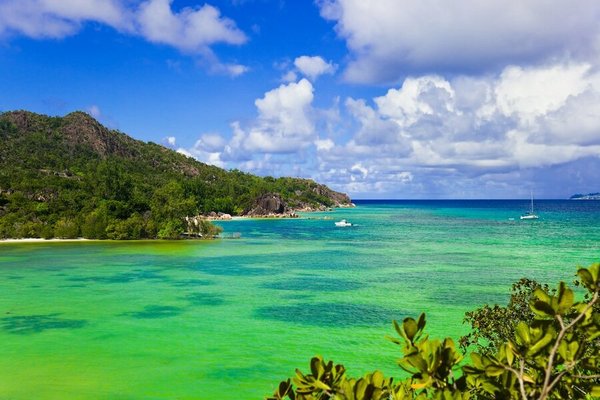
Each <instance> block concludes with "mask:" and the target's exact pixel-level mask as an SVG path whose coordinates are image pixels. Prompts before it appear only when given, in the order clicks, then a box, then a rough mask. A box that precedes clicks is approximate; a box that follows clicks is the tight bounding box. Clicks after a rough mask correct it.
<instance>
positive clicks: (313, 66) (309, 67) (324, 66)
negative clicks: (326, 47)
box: [294, 56, 337, 81]
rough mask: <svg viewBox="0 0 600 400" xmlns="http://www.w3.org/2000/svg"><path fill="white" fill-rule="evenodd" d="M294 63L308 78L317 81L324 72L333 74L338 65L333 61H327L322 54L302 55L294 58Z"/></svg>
mask: <svg viewBox="0 0 600 400" xmlns="http://www.w3.org/2000/svg"><path fill="white" fill-rule="evenodd" d="M294 65H295V66H296V68H297V69H298V71H299V72H300V73H301V74H302V75H304V76H306V77H307V78H309V79H311V80H312V81H315V80H316V79H317V78H318V77H319V76H321V75H323V74H329V75H332V74H333V73H334V72H335V70H336V68H337V67H336V66H335V65H333V64H332V63H331V62H326V61H325V60H323V58H322V57H320V56H313V57H311V56H300V57H297V58H296V59H295V60H294Z"/></svg>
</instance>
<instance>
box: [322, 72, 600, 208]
mask: <svg viewBox="0 0 600 400" xmlns="http://www.w3.org/2000/svg"><path fill="white" fill-rule="evenodd" d="M599 82H600V80H599V75H598V74H597V73H595V72H593V70H592V69H591V68H590V66H589V65H588V64H585V63H580V64H573V63H568V64H556V65H549V66H545V67H529V68H523V67H514V66H509V67H507V68H505V69H504V70H503V71H501V72H500V73H499V74H498V75H496V76H486V77H480V78H473V77H465V76H459V77H456V78H454V79H451V80H448V79H445V78H443V77H441V76H438V75H424V76H419V77H414V78H407V79H405V81H404V82H403V83H402V85H401V86H400V87H399V88H391V89H389V90H388V91H387V93H386V94H385V95H383V96H379V97H375V98H373V99H370V100H366V99H352V98H350V99H347V100H346V102H345V113H346V115H347V116H349V117H350V118H351V120H353V121H354V125H353V128H352V129H351V135H350V137H349V138H348V139H347V141H346V142H345V143H343V142H342V143H340V142H339V141H338V142H336V143H335V145H334V146H327V147H323V146H317V148H316V151H317V154H318V158H319V168H320V169H319V174H320V178H321V179H328V180H330V181H331V182H333V183H334V185H339V186H337V187H338V188H339V189H342V190H347V191H350V192H352V193H354V194H355V195H358V196H360V195H361V194H362V195H363V196H364V195H369V193H370V194H371V195H373V194H376V193H382V197H386V196H387V197H389V196H398V193H399V194H400V195H401V194H402V193H405V192H406V193H410V196H415V197H477V196H478V195H479V196H481V193H485V194H486V196H497V197H511V196H512V197H515V196H519V195H523V194H526V193H521V192H522V191H523V190H524V189H523V187H530V186H528V185H531V184H534V181H533V178H532V176H533V173H532V172H531V171H538V170H547V169H552V170H556V171H567V170H569V169H568V168H566V167H560V168H559V166H566V165H569V164H572V163H579V162H580V160H583V159H585V160H588V161H587V163H588V164H594V163H596V164H599V165H600V117H599V116H598V113H597V112H594V110H598V109H600V85H599ZM593 160H596V161H593ZM563 179H567V178H563ZM569 179H570V178H569ZM554 181H555V187H554V192H551V191H550V190H551V188H550V187H545V190H548V191H549V192H548V193H553V194H552V195H554V196H555V195H556V194H555V193H556V190H557V187H556V185H557V183H558V182H560V181H561V178H560V177H557V176H555V177H554ZM565 187H566V186H565ZM540 194H541V195H543V193H540ZM563 195H564V194H563Z"/></svg>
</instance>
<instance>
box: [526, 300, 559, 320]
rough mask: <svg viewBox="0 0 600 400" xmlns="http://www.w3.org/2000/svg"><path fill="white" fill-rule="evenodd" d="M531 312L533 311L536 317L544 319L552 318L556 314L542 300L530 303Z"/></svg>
mask: <svg viewBox="0 0 600 400" xmlns="http://www.w3.org/2000/svg"><path fill="white" fill-rule="evenodd" d="M531 311H533V312H534V313H535V314H536V315H538V316H540V317H545V318H552V317H554V315H555V314H556V311H555V310H554V308H552V306H551V305H550V304H548V303H546V302H545V301H542V300H537V301H533V302H532V303H531Z"/></svg>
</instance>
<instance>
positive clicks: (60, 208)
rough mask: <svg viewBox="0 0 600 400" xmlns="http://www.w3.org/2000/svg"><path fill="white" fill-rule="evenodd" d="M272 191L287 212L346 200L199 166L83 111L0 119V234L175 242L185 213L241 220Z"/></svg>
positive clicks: (321, 189)
mask: <svg viewBox="0 0 600 400" xmlns="http://www.w3.org/2000/svg"><path fill="white" fill-rule="evenodd" d="M271 193H276V194H277V195H278V197H279V198H280V199H281V200H282V201H283V202H285V204H286V207H287V208H288V209H290V210H293V209H303V208H309V209H310V208H313V209H320V208H324V207H331V206H338V205H343V204H347V203H349V202H350V199H349V198H348V197H347V196H346V195H344V194H341V193H337V192H334V191H332V190H330V189H329V188H327V187H326V186H324V185H319V184H317V183H315V182H314V181H312V180H308V179H299V178H272V177H265V178H262V177H258V176H255V175H251V174H247V173H244V172H241V171H238V170H232V171H226V170H223V169H221V168H217V167H215V166H211V165H207V164H203V163H201V162H198V161H196V160H194V159H192V158H189V157H186V156H184V155H182V154H179V153H177V152H175V151H173V150H170V149H167V148H165V147H163V146H160V145H158V144H155V143H144V142H141V141H138V140H135V139H133V138H131V137H129V136H127V135H125V134H124V133H121V132H119V131H115V130H110V129H107V128H106V127H104V126H102V125H101V124H100V123H99V122H98V121H96V120H95V119H93V118H92V117H90V116H89V115H88V114H85V113H83V112H74V113H71V114H68V115H66V116H65V117H48V116H45V115H39V114H34V113H31V112H27V111H14V112H7V113H3V114H0V238H20V237H45V238H51V237H65V238H70V237H79V236H83V237H86V238H97V239H138V238H175V237H178V236H179V234H180V233H181V232H183V231H184V230H187V229H188V228H189V227H188V226H186V223H185V217H186V216H194V215H198V214H208V213H211V212H222V213H228V214H232V215H241V214H243V213H244V212H248V210H250V209H251V208H252V206H253V204H254V203H255V200H256V199H257V198H259V197H261V196H264V195H265V194H271ZM200 225H203V227H202V226H200V227H198V228H199V229H209V228H210V224H200ZM209 231H210V229H209ZM209 233H210V232H209Z"/></svg>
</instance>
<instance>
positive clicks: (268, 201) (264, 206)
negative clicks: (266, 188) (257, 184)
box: [244, 193, 290, 217]
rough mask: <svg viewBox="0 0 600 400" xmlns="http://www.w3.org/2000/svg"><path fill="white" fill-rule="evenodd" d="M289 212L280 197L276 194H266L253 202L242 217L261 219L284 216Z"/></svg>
mask: <svg viewBox="0 0 600 400" xmlns="http://www.w3.org/2000/svg"><path fill="white" fill-rule="evenodd" d="M289 212H290V210H289V209H288V206H287V204H286V203H285V201H283V199H282V198H281V196H279V194H277V193H267V194H263V195H262V196H259V197H258V198H256V199H255V200H254V202H253V203H252V205H251V206H250V208H249V209H247V210H245V211H244V215H248V216H250V217H261V216H269V215H284V214H288V213H289Z"/></svg>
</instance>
